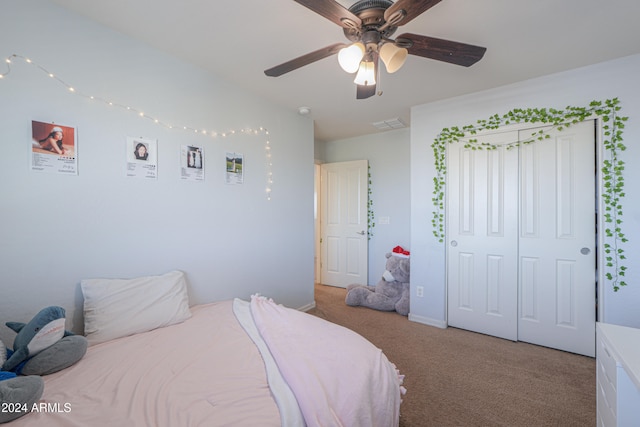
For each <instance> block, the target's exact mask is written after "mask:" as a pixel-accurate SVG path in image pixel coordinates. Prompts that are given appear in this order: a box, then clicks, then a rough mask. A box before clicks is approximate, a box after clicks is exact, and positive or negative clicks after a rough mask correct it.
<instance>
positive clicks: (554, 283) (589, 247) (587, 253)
mask: <svg viewBox="0 0 640 427" xmlns="http://www.w3.org/2000/svg"><path fill="white" fill-rule="evenodd" d="M520 133H521V135H520V136H521V139H524V138H527V137H528V136H530V135H531V131H522V132H520ZM551 136H552V138H551V139H547V140H545V141H543V142H539V143H535V144H531V145H526V146H523V147H521V148H520V239H519V247H518V250H519V254H520V258H519V259H520V266H519V270H520V281H519V282H520V291H519V301H518V305H519V314H520V316H519V319H518V340H520V341H526V342H530V343H534V344H540V345H544V346H547V347H552V348H557V349H561V350H566V351H570V352H573V353H579V354H584V355H588V356H594V355H595V326H596V324H595V313H596V308H595V292H596V287H595V277H596V275H595V268H596V257H595V251H596V246H595V245H596V236H595V230H596V222H595V203H596V199H595V167H596V163H595V149H594V143H595V139H594V122H593V121H588V122H584V123H580V124H578V125H574V126H572V127H570V128H569V129H566V130H563V131H561V132H557V131H556V132H554V133H552V134H551Z"/></svg>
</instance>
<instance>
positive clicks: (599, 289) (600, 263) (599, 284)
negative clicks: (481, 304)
mask: <svg viewBox="0 0 640 427" xmlns="http://www.w3.org/2000/svg"><path fill="white" fill-rule="evenodd" d="M589 120H593V121H594V123H595V130H594V132H595V135H594V139H595V144H594V145H595V147H594V149H595V160H596V164H595V165H594V166H595V170H594V179H595V189H596V195H595V197H596V206H594V209H595V212H594V213H595V214H596V255H595V256H596V293H595V297H594V302H595V304H596V322H598V321H600V319H603V318H604V304H602V301H603V300H604V294H605V293H604V290H603V284H604V283H605V279H606V278H605V274H604V271H605V268H604V267H605V260H604V258H605V256H604V243H605V239H604V238H605V233H604V229H605V225H604V223H605V220H604V212H605V211H604V208H605V206H604V201H603V199H602V196H601V195H602V193H603V190H604V182H603V179H602V172H601V171H602V167H603V162H604V160H605V158H606V156H605V149H604V144H603V140H604V139H603V135H602V132H603V130H602V118H601V117H600V116H597V115H593V116H591V117H588V118H585V121H589ZM532 125H533V124H532V123H517V124H510V125H506V126H501V127H499V128H498V129H491V130H483V131H481V132H478V133H477V136H480V135H490V134H496V133H503V132H509V131H521V130H526V129H529V128H532V127H535V126H532ZM445 156H446V163H447V170H449V146H447V147H446V154H445ZM446 179H447V181H448V176H447V178H446ZM444 197H445V203H444V206H445V209H446V206H447V201H448V198H449V186H448V185H446V183H445V194H444ZM444 214H445V217H446V212H444ZM444 232H445V237H444V241H445V242H447V241H448V240H449V227H448V224H446V223H445V227H444ZM444 250H445V268H444V274H445V284H447V285H446V286H445V301H446V302H445V307H444V310H445V319H446V325H447V326H448V325H449V310H448V300H449V289H448V288H449V286H448V283H449V277H448V266H447V262H448V257H449V248H448V246H447V245H446V244H445V245H444ZM594 333H595V332H594Z"/></svg>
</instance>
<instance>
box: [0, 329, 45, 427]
mask: <svg viewBox="0 0 640 427" xmlns="http://www.w3.org/2000/svg"><path fill="white" fill-rule="evenodd" d="M6 358H7V349H6V347H5V345H4V343H3V342H2V341H0V364H2V363H4V362H5V360H6ZM43 391H44V380H43V379H42V378H41V377H39V376H35V375H32V376H28V377H18V376H16V374H15V373H14V372H7V371H0V405H2V410H1V411H0V424H2V423H7V422H9V421H13V420H15V419H16V418H20V417H21V416H23V415H26V414H28V413H29V412H30V411H31V408H32V407H33V404H34V403H36V402H37V401H38V400H40V397H42V393H43Z"/></svg>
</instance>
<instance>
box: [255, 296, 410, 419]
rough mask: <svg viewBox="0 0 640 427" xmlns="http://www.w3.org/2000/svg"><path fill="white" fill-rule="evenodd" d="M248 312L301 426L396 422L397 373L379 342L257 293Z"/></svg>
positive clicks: (399, 383) (400, 390)
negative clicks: (288, 390)
mask: <svg viewBox="0 0 640 427" xmlns="http://www.w3.org/2000/svg"><path fill="white" fill-rule="evenodd" d="M251 314H252V315H253V318H254V321H255V324H256V326H257V328H258V330H259V332H260V334H261V336H262V338H263V339H264V341H265V342H266V344H267V346H268V347H269V350H270V351H271V353H272V355H273V357H274V359H275V360H276V363H277V365H278V368H279V369H280V372H281V374H282V376H283V377H284V379H285V380H286V382H287V383H288V385H289V387H290V388H291V390H292V391H293V392H294V394H295V396H296V399H297V400H298V405H299V406H300V410H301V411H302V414H303V415H304V419H305V422H306V424H307V426H309V427H313V426H321V427H332V426H346V427H353V426H380V427H390V426H397V425H398V422H399V411H400V401H401V394H402V393H404V389H403V387H402V376H400V375H398V371H397V369H396V367H395V366H394V365H393V364H392V363H391V362H389V360H388V359H387V357H386V356H385V355H384V354H383V353H382V351H381V350H380V349H379V348H376V347H375V346H374V345H373V344H371V343H370V342H369V341H367V340H366V339H364V338H363V337H362V336H360V335H358V334H357V333H355V332H353V331H351V330H349V329H346V328H344V327H342V326H339V325H336V324H333V323H329V322H327V321H325V320H322V319H320V318H317V317H315V316H310V315H308V314H306V313H301V312H299V311H297V310H292V309H289V308H285V307H283V306H281V305H277V304H275V303H274V302H273V301H271V300H269V299H266V298H264V297H260V296H253V297H252V298H251Z"/></svg>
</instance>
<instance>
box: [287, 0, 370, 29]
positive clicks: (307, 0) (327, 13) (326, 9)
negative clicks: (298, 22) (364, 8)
mask: <svg viewBox="0 0 640 427" xmlns="http://www.w3.org/2000/svg"><path fill="white" fill-rule="evenodd" d="M294 1H295V2H296V3H299V4H301V5H303V6H305V7H306V8H308V9H311V10H312V11H314V12H315V13H317V14H318V15H321V16H324V17H325V18H327V19H328V20H329V21H331V22H334V23H336V24H338V25H340V26H341V27H344V28H360V25H362V21H361V20H360V18H358V17H357V16H356V15H354V14H353V13H352V12H351V11H349V10H348V9H346V8H345V7H343V6H342V5H341V4H339V3H336V2H335V1H334V0H294Z"/></svg>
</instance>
